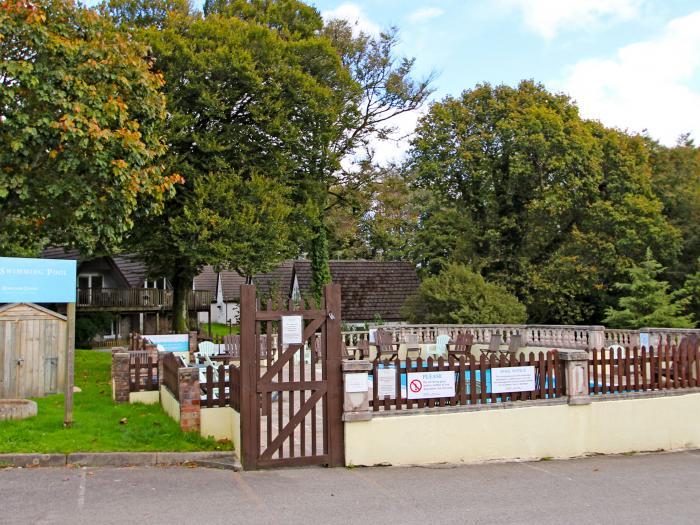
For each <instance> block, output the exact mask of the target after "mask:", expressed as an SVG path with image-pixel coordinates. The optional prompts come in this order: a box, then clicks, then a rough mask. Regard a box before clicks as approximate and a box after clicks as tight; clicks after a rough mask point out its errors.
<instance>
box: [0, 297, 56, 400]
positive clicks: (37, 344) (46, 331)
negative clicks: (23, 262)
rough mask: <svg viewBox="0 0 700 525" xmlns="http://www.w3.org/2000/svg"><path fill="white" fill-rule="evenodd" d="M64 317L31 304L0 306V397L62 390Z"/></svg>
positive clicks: (42, 394)
mask: <svg viewBox="0 0 700 525" xmlns="http://www.w3.org/2000/svg"><path fill="white" fill-rule="evenodd" d="M67 324H68V323H67V320H66V317H65V316H63V315H60V314H58V313H56V312H53V311H51V310H48V309H46V308H43V307H41V306H39V305H36V304H32V303H13V304H6V305H4V306H0V398H25V397H40V396H45V395H47V394H55V393H57V392H60V391H62V389H63V387H64V380H65V362H66V361H65V360H66V344H67V343H66V329H67Z"/></svg>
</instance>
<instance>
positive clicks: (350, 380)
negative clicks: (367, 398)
mask: <svg viewBox="0 0 700 525" xmlns="http://www.w3.org/2000/svg"><path fill="white" fill-rule="evenodd" d="M367 376H368V374H367V372H359V373H356V374H345V391H346V392H364V393H367V381H368V379H367Z"/></svg>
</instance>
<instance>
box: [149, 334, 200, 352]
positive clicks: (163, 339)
mask: <svg viewBox="0 0 700 525" xmlns="http://www.w3.org/2000/svg"><path fill="white" fill-rule="evenodd" d="M143 337H144V339H146V340H147V341H150V342H151V343H152V344H154V345H158V350H160V351H161V352H187V351H188V350H189V349H190V336H189V335H188V334H157V335H144V336H143Z"/></svg>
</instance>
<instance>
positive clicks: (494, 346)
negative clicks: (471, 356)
mask: <svg viewBox="0 0 700 525" xmlns="http://www.w3.org/2000/svg"><path fill="white" fill-rule="evenodd" d="M502 343H503V338H502V337H501V334H500V333H496V334H491V339H489V346H488V348H482V349H481V355H485V356H487V357H488V356H489V355H492V354H496V353H498V352H499V351H500V349H501V344H502Z"/></svg>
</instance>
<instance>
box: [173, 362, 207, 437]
mask: <svg viewBox="0 0 700 525" xmlns="http://www.w3.org/2000/svg"><path fill="white" fill-rule="evenodd" d="M177 376H178V377H177V379H178V388H179V396H178V397H179V398H180V399H179V401H180V428H181V429H182V430H184V431H185V432H190V431H197V432H199V426H200V406H199V400H200V396H201V394H200V391H199V369H198V368H180V369H178V371H177Z"/></svg>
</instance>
